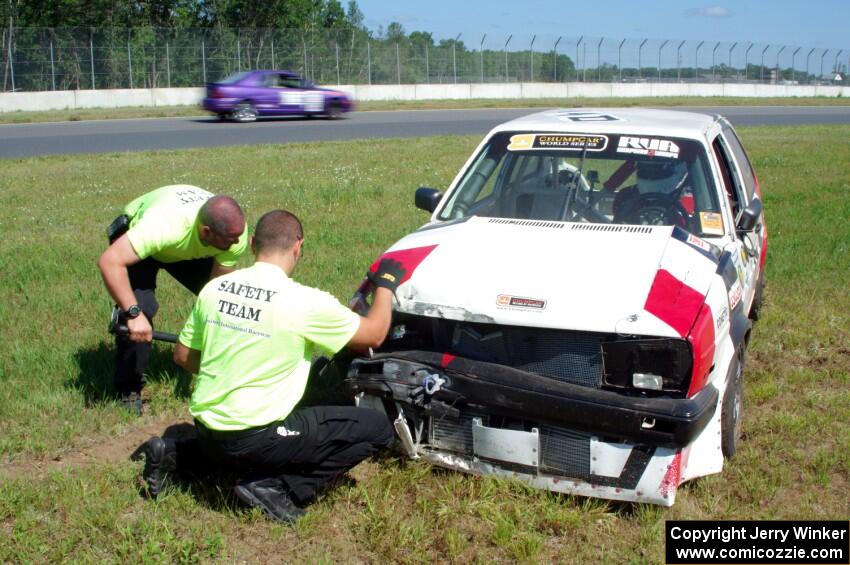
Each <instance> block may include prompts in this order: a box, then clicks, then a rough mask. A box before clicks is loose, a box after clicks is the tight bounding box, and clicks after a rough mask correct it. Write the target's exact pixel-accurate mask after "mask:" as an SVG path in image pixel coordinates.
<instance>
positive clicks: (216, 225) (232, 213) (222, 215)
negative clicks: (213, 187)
mask: <svg viewBox="0 0 850 565" xmlns="http://www.w3.org/2000/svg"><path fill="white" fill-rule="evenodd" d="M198 218H199V219H200V221H201V224H203V225H205V226H209V227H210V229H211V230H212V231H213V233H214V234H216V235H228V234H229V233H230V232H232V231H235V229H237V227H241V226H244V225H245V215H244V214H243V213H242V208H240V207H239V203H238V202H236V200H234V199H233V198H231V197H230V196H224V195H218V196H213V197H212V198H210V199H209V200H207V201H206V202H204V205H203V206H201V209H200V210H199V211H198Z"/></svg>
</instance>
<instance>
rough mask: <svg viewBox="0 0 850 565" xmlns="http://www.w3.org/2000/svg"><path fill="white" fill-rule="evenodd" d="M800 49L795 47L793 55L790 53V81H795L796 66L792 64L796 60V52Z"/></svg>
mask: <svg viewBox="0 0 850 565" xmlns="http://www.w3.org/2000/svg"><path fill="white" fill-rule="evenodd" d="M800 49H802V47H797V48H796V49H795V50H794V52H793V53H791V80H792V81H793V80H795V79H796V78H797V71H796V70H795V68H796V65H795V64H794V60H795V59H796V58H797V52H798V51H800Z"/></svg>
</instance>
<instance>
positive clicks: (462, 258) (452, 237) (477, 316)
mask: <svg viewBox="0 0 850 565" xmlns="http://www.w3.org/2000/svg"><path fill="white" fill-rule="evenodd" d="M688 239H691V240H694V241H691V242H690V244H689V243H687V241H686V240H688ZM716 255H717V253H716V248H713V246H711V245H710V244H708V243H706V242H704V241H703V240H699V239H698V238H695V237H694V236H691V235H690V234H687V233H686V232H684V231H683V230H680V229H678V228H673V227H670V226H621V225H607V224H581V223H567V222H548V221H532V220H511V219H500V218H478V217H472V218H469V219H468V220H465V221H460V222H446V223H440V224H430V225H427V226H425V227H423V228H421V229H420V230H418V231H416V232H414V233H412V234H410V235H408V236H406V237H405V238H403V239H401V240H400V241H398V242H397V243H396V244H395V245H393V246H392V247H391V248H390V249H389V250H388V251H387V253H385V254H384V255H383V256H382V258H383V257H390V258H395V259H397V260H399V261H400V262H401V263H402V264H403V265H404V266H405V267H406V269H407V270H408V273H407V274H406V276H405V278H404V279H403V282H402V284H401V285H400V286H399V288H398V291H397V293H396V296H397V299H398V302H396V303H395V304H396V306H395V309H396V310H398V311H401V312H406V313H411V314H419V315H425V316H431V317H440V318H449V319H455V320H467V321H476V322H487V323H496V324H508V325H519V326H533V327H547V328H559V329H570V330H583V331H595V332H606V333H610V332H616V333H621V334H627V335H653V336H670V337H681V336H684V335H686V334H687V333H688V331H689V330H690V327H691V326H692V324H693V321H694V320H695V319H696V316H697V314H698V312H699V309H700V307H701V305H702V303H703V302H704V300H705V295H706V294H707V292H708V287H709V286H710V284H711V281H712V280H713V275H714V273H715V270H716V266H717V261H716ZM376 265H377V261H376V263H375V265H373V269H374V268H375V267H376ZM659 305H660V306H659Z"/></svg>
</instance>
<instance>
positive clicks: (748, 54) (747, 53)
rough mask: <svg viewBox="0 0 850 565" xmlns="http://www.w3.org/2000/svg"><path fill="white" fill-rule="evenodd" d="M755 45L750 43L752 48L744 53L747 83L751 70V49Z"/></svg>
mask: <svg viewBox="0 0 850 565" xmlns="http://www.w3.org/2000/svg"><path fill="white" fill-rule="evenodd" d="M753 45H755V43H752V42H750V46H749V47H747V50H746V51H744V81H747V80H748V79H749V78H750V68H749V62H748V61H749V58H750V49H752V48H753Z"/></svg>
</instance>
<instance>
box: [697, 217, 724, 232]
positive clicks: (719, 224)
mask: <svg viewBox="0 0 850 565" xmlns="http://www.w3.org/2000/svg"><path fill="white" fill-rule="evenodd" d="M699 225H700V229H701V230H702V233H705V234H709V235H723V220H721V219H720V214H718V213H717V212H700V213H699Z"/></svg>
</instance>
